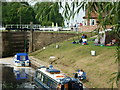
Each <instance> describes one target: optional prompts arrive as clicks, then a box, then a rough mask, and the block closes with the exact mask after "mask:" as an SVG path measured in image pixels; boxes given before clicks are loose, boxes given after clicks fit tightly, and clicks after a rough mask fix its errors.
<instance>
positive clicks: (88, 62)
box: [31, 37, 117, 88]
mask: <svg viewBox="0 0 120 90" xmlns="http://www.w3.org/2000/svg"><path fill="white" fill-rule="evenodd" d="M77 39H78V37H75V38H74V40H77ZM89 40H91V38H89ZM72 41H73V38H71V39H68V40H65V41H63V42H59V43H55V44H52V45H50V46H48V47H46V49H45V50H38V51H36V52H33V53H32V54H31V55H32V56H34V57H35V58H38V59H39V60H42V61H45V62H48V63H49V64H51V63H52V64H53V66H55V67H57V68H59V69H60V70H62V71H63V72H64V73H66V74H67V75H69V76H73V75H74V74H73V73H74V72H76V70H77V69H83V70H84V71H85V72H86V73H87V81H85V82H83V83H84V85H85V86H86V87H88V88H93V87H94V88H111V87H112V85H111V83H108V82H109V81H110V78H111V77H112V76H111V74H112V73H113V72H115V71H117V64H116V63H115V61H116V58H115V53H116V46H108V47H107V46H94V45H93V43H94V42H93V41H89V42H88V43H89V45H81V44H72ZM56 45H59V46H60V47H59V48H58V49H57V48H56ZM91 50H95V51H96V56H91V53H90V51H91ZM50 56H55V59H54V60H52V59H50ZM114 87H116V85H115V84H114Z"/></svg>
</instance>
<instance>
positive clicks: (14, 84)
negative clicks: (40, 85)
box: [2, 65, 35, 90]
mask: <svg viewBox="0 0 120 90" xmlns="http://www.w3.org/2000/svg"><path fill="white" fill-rule="evenodd" d="M33 76H34V70H32V68H30V67H25V68H24V67H9V66H8V65H2V89H3V90H18V89H19V90H21V89H22V90H25V89H27V90H34V89H35V85H34V82H33Z"/></svg>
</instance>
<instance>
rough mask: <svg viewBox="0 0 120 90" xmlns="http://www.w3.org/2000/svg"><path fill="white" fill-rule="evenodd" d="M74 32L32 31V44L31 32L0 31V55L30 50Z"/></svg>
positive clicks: (60, 39) (4, 55)
mask: <svg viewBox="0 0 120 90" xmlns="http://www.w3.org/2000/svg"><path fill="white" fill-rule="evenodd" d="M75 35H76V34H70V33H57V32H56V33H55V32H33V39H32V40H33V46H32V44H31V40H30V39H31V32H24V31H19V32H18V31H17V32H0V38H1V42H0V52H1V54H0V55H1V57H6V56H12V55H15V54H16V53H21V52H28V51H29V52H32V51H30V50H31V49H30V48H31V47H32V48H33V49H32V50H33V51H36V50H39V49H41V48H43V47H44V46H47V45H50V44H52V43H56V42H59V41H63V40H66V39H68V38H70V37H73V36H75Z"/></svg>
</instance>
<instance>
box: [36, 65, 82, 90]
mask: <svg viewBox="0 0 120 90" xmlns="http://www.w3.org/2000/svg"><path fill="white" fill-rule="evenodd" d="M34 82H35V84H36V86H37V88H39V89H40V90H83V84H82V83H81V81H80V80H79V79H77V78H72V77H68V76H66V75H65V74H62V73H61V72H60V70H57V69H54V68H52V67H51V66H50V67H49V68H47V67H45V66H42V67H40V68H38V69H37V70H36V72H35V76H34Z"/></svg>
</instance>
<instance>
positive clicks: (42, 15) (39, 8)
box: [34, 2, 64, 26]
mask: <svg viewBox="0 0 120 90" xmlns="http://www.w3.org/2000/svg"><path fill="white" fill-rule="evenodd" d="M34 10H35V12H36V18H37V19H38V20H39V21H40V23H41V25H42V26H51V25H52V22H54V23H58V25H59V26H62V23H63V21H64V19H63V17H62V15H61V14H60V13H59V5H58V3H57V2H56V3H52V2H41V3H36V4H35V6H34Z"/></svg>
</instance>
